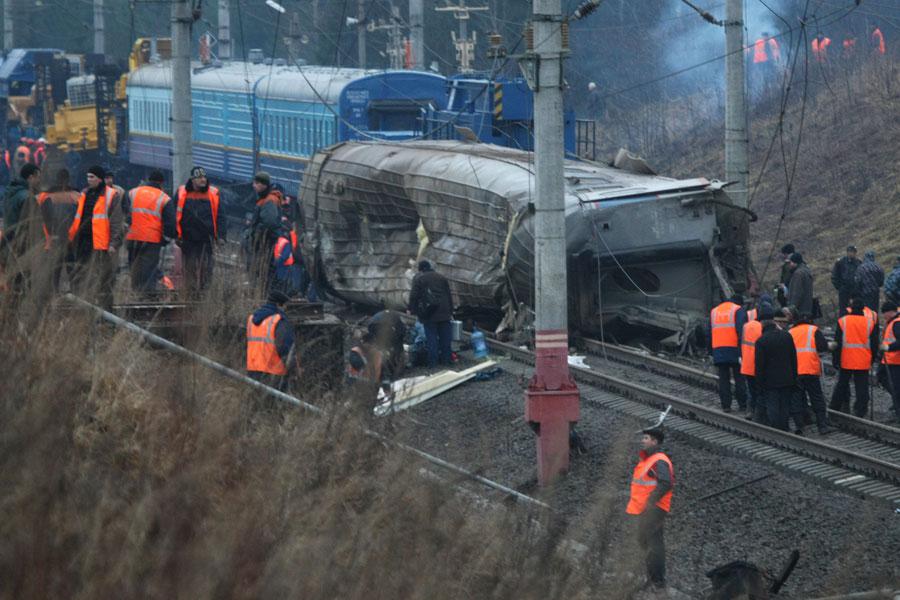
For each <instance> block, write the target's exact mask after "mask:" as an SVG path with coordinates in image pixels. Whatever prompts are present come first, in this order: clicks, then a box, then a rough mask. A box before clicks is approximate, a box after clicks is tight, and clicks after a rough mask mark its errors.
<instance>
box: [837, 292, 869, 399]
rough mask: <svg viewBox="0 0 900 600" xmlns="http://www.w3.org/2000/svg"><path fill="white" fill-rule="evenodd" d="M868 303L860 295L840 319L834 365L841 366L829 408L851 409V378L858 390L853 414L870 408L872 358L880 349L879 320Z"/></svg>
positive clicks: (838, 367)
mask: <svg viewBox="0 0 900 600" xmlns="http://www.w3.org/2000/svg"><path fill="white" fill-rule="evenodd" d="M865 308H866V306H865V304H863V301H862V300H860V299H859V298H854V299H853V300H852V301H851V302H850V311H849V312H848V313H847V314H846V315H844V316H843V317H841V318H840V319H838V326H837V328H836V329H835V332H834V342H832V343H831V347H832V350H833V351H834V358H833V364H834V368H835V369H838V380H837V383H835V385H834V391H833V392H832V394H831V403H830V404H829V408H831V409H832V410H840V411H842V412H848V409H849V406H850V380H851V379H853V386H854V388H855V389H856V402H855V404H854V405H853V414H855V415H856V416H857V417H864V416H865V415H866V411H868V409H869V369H870V368H871V366H872V357H873V356H874V354H875V352H876V351H877V349H878V337H877V336H876V335H875V323H873V322H872V319H871V318H870V317H867V316H866V314H865Z"/></svg>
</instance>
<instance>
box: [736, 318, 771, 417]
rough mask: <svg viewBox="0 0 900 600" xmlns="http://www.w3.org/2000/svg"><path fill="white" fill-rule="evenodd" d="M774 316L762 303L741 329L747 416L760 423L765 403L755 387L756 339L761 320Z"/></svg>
mask: <svg viewBox="0 0 900 600" xmlns="http://www.w3.org/2000/svg"><path fill="white" fill-rule="evenodd" d="M750 312H751V311H748V317H750V316H751V314H750ZM774 316H775V312H774V311H773V310H772V307H771V306H768V305H765V304H764V305H762V307H761V308H754V309H752V318H749V319H748V320H747V322H746V323H744V327H743V329H742V331H741V375H743V376H744V379H745V380H746V381H747V396H748V399H749V400H750V403H749V407H748V408H749V410H748V412H747V418H748V419H752V420H754V421H757V422H760V423H764V422H765V408H763V407H764V406H765V404H764V402H763V400H762V398H760V396H759V390H758V389H757V388H756V341H757V340H758V339H759V338H760V336H761V335H762V321H765V320H769V319H772V318H773V317H774ZM757 317H758V320H757Z"/></svg>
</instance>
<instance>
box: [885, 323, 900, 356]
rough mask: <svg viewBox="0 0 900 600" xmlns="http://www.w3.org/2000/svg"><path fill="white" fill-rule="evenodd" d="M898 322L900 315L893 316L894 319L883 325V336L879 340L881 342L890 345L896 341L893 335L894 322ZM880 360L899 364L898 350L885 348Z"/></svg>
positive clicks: (899, 353)
mask: <svg viewBox="0 0 900 600" xmlns="http://www.w3.org/2000/svg"><path fill="white" fill-rule="evenodd" d="M895 323H900V316H898V317H894V320H893V321H891V322H890V323H888V324H887V325H885V327H884V338H883V339H882V340H881V341H882V343H883V344H887V345H888V346H890V345H891V344H893V343H894V342H896V341H897V338H895V337H894V324H895ZM881 362H882V363H884V364H886V365H900V350H886V351H885V353H884V356H883V357H882V358H881Z"/></svg>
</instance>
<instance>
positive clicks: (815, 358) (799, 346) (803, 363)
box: [788, 323, 822, 375]
mask: <svg viewBox="0 0 900 600" xmlns="http://www.w3.org/2000/svg"><path fill="white" fill-rule="evenodd" d="M818 330H819V328H818V327H816V326H815V325H810V324H809V323H800V324H799V325H794V326H793V327H791V329H790V331H788V333H790V334H791V337H792V338H794V349H795V350H796V351H797V375H821V374H822V361H821V360H820V359H819V353H818V352H817V351H816V331H818Z"/></svg>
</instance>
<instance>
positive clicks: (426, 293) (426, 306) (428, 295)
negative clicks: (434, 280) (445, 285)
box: [416, 286, 441, 319]
mask: <svg viewBox="0 0 900 600" xmlns="http://www.w3.org/2000/svg"><path fill="white" fill-rule="evenodd" d="M440 303H441V300H440V298H439V297H438V295H437V292H435V291H434V290H433V289H431V288H430V287H427V286H426V287H425V289H424V290H422V294H421V295H420V296H419V301H418V303H417V304H418V305H417V306H416V315H417V316H418V317H419V318H422V319H427V318H429V317H430V316H431V315H433V314H434V311H436V310H437V309H438V306H439V305H440Z"/></svg>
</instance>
